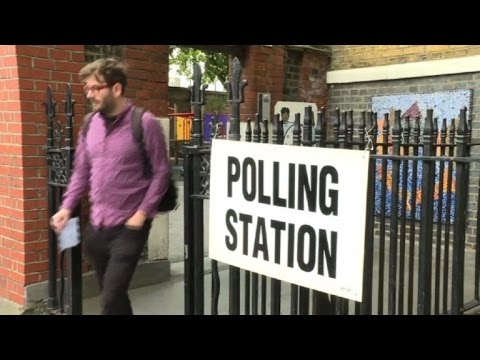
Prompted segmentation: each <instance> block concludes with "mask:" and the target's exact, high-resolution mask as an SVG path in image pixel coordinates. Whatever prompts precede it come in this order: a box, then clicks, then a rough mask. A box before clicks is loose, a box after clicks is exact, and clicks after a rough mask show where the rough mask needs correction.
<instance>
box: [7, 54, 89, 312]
mask: <svg viewBox="0 0 480 360" xmlns="http://www.w3.org/2000/svg"><path fill="white" fill-rule="evenodd" d="M83 62H84V50H83V45H68V46H67V45H65V46H62V45H54V46H27V45H17V46H0V74H1V76H0V163H1V166H2V169H4V170H2V172H1V174H0V297H2V298H6V299H9V300H12V301H14V302H16V303H18V304H24V303H25V285H28V284H31V283H35V282H38V281H43V280H46V279H47V277H48V276H47V269H48V255H47V248H48V244H47V242H48V233H47V228H48V219H47V217H48V212H47V178H46V177H47V168H46V158H45V152H44V149H43V147H44V145H46V118H45V107H44V105H43V101H45V94H46V89H47V86H48V85H49V84H50V85H52V88H53V90H54V96H55V98H56V100H57V102H58V105H57V112H58V113H59V119H60V120H63V117H62V116H63V112H64V109H63V104H62V102H61V100H62V99H64V93H65V89H66V87H65V85H66V83H67V82H73V83H74V86H73V91H74V98H75V99H76V100H77V106H76V111H77V114H78V116H81V114H79V113H83V106H81V103H82V99H84V97H83V95H82V96H81V86H80V85H79V84H75V83H76V81H77V79H76V73H78V70H79V69H80V68H81V66H83Z"/></svg>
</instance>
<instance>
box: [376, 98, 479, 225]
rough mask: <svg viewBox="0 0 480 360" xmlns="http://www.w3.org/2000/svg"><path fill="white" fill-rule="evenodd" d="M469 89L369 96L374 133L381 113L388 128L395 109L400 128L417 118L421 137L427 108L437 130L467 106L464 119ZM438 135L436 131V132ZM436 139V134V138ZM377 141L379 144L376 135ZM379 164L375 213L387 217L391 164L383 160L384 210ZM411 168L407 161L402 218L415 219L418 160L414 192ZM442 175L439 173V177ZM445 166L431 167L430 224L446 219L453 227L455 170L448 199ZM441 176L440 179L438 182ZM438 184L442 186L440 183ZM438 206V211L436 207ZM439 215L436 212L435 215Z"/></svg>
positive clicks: (419, 177)
mask: <svg viewBox="0 0 480 360" xmlns="http://www.w3.org/2000/svg"><path fill="white" fill-rule="evenodd" d="M472 95H473V92H472V90H455V91H441V92H432V93H423V94H400V95H386V96H373V97H372V111H374V112H377V114H378V125H379V129H378V134H381V132H382V129H383V122H384V114H385V113H388V114H389V119H390V121H389V122H390V129H391V127H392V125H393V114H394V111H395V110H401V117H402V125H404V123H403V121H404V119H405V117H406V116H407V115H408V116H410V127H411V128H412V127H413V121H414V119H415V117H417V116H420V134H421V135H422V134H423V124H424V121H425V117H426V114H427V109H433V117H434V118H438V128H439V129H440V128H441V125H442V121H443V119H444V118H446V119H447V124H448V125H447V127H448V126H449V125H450V122H451V120H452V119H458V117H459V113H460V109H462V108H463V107H467V109H468V110H467V116H470V109H471V104H472ZM439 132H440V131H439ZM439 136H440V135H439ZM377 141H381V138H380V136H379V137H378V138H377ZM389 153H390V154H391V153H392V149H391V148H389ZM421 154H422V149H421V148H420V149H419V155H421ZM403 166H404V165H403V164H401V168H400V181H399V187H400V189H399V190H400V191H399V201H398V214H399V217H400V216H402V213H401V209H402V207H403V206H402V205H403V204H402V202H403V199H402V192H403V189H402V184H403V176H404V173H405V172H404V170H403ZM382 167H383V163H382V160H377V164H376V178H375V214H376V215H380V214H381V213H382V212H384V213H385V215H386V216H390V215H391V209H392V161H387V181H386V194H385V203H384V209H382V206H381V194H382V192H381V188H382V183H381V174H382V170H383V169H382ZM414 172H415V167H414V164H413V161H408V165H407V199H406V204H405V208H406V210H405V213H406V218H407V219H410V218H411V217H412V216H415V219H417V220H420V218H421V206H422V172H423V162H422V161H418V166H417V174H416V176H417V183H416V191H412V190H413V186H414V182H413V178H414ZM441 173H442V174H441ZM448 174H449V168H448V165H447V164H445V163H443V164H440V162H438V161H437V162H436V166H435V191H434V222H438V221H441V222H442V223H446V222H447V219H449V220H450V223H452V224H453V219H454V215H455V188H456V181H455V171H454V170H453V171H452V175H451V184H452V185H451V192H450V196H448V187H447V185H448V181H447V179H448ZM441 176H442V178H443V180H442V181H441V180H440V179H441ZM441 183H442V184H441ZM440 185H442V188H443V192H442V194H441V195H440V193H441V192H440ZM412 196H415V198H416V206H415V209H412V204H413V202H412ZM440 207H441V211H440V209H439V208H440ZM439 212H440V213H439Z"/></svg>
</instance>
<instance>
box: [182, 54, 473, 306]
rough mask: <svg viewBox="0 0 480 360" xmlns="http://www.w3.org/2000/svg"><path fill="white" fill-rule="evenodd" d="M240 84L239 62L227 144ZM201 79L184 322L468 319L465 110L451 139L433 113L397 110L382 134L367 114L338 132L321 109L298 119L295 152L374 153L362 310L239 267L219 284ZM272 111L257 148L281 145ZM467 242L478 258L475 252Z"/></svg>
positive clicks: (189, 173) (260, 124)
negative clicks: (310, 317) (208, 250)
mask: <svg viewBox="0 0 480 360" xmlns="http://www.w3.org/2000/svg"><path fill="white" fill-rule="evenodd" d="M241 78H242V67H241V65H240V62H239V61H238V59H234V61H233V71H232V76H231V81H230V82H228V83H227V84H228V89H227V90H228V103H229V104H230V105H231V120H230V124H229V132H228V138H229V139H230V140H236V141H238V140H240V104H241V103H243V102H244V87H245V86H246V85H247V82H246V81H245V80H243V81H242V80H241ZM201 81H202V73H201V71H200V67H199V66H198V65H195V67H194V77H193V87H192V97H191V104H192V106H193V109H194V113H195V116H194V120H193V128H192V141H191V144H190V145H189V146H186V147H185V162H184V185H185V188H184V190H185V195H184V205H185V209H184V210H185V215H184V216H185V218H184V221H185V223H184V234H185V237H184V239H185V240H184V241H185V314H219V313H228V314H232V315H237V314H253V315H256V314H421V315H422V314H461V313H464V312H465V311H467V310H469V309H472V308H473V307H476V306H478V305H479V304H480V301H479V299H480V298H479V274H480V266H479V263H480V246H479V242H480V240H479V232H478V228H479V227H480V221H479V220H478V217H477V216H476V214H477V213H478V211H479V208H478V206H479V203H480V202H479V201H478V199H479V198H480V193H479V189H480V186H472V187H469V186H468V184H470V183H473V182H474V181H476V182H477V183H476V184H478V181H479V177H478V172H475V171H474V172H471V171H470V170H471V169H472V168H475V167H477V163H478V162H479V161H480V159H479V158H474V157H471V156H470V152H471V148H472V147H473V146H475V145H479V144H476V143H472V141H471V136H472V127H471V121H467V109H466V108H464V109H461V110H460V119H459V123H458V125H456V124H455V121H454V120H453V119H452V120H451V119H448V120H449V121H450V120H451V123H450V125H449V127H448V128H447V119H444V120H443V123H442V124H443V126H442V127H441V129H440V130H439V129H438V127H437V125H436V124H437V122H436V121H434V119H433V111H432V110H428V111H427V117H426V119H425V123H424V127H423V130H421V129H420V122H419V118H416V119H410V118H406V119H405V121H403V126H402V119H401V117H400V115H401V114H400V111H396V112H395V118H394V119H393V126H392V127H391V129H390V125H389V119H388V114H385V119H384V123H383V129H382V132H381V133H380V134H379V133H378V124H377V114H376V113H372V112H371V111H369V112H366V111H363V112H361V114H360V116H359V120H358V124H356V125H354V117H353V111H348V112H347V111H344V112H340V110H339V109H337V110H336V111H335V116H334V120H333V124H332V125H331V129H329V132H328V133H327V124H326V116H325V109H321V110H320V111H319V112H318V114H316V115H317V121H316V123H315V121H314V115H315V114H313V112H312V110H311V107H307V108H305V116H304V123H303V124H300V114H296V115H295V123H294V130H293V143H294V145H296V146H315V147H331V148H344V149H360V150H369V151H370V167H369V183H368V195H367V223H366V231H365V258H364V276H363V279H364V280H363V281H364V285H363V301H362V302H361V303H360V302H352V301H348V300H346V299H342V298H339V297H336V296H330V295H328V294H324V293H320V292H318V291H311V290H309V289H306V288H302V287H298V286H296V285H293V284H286V283H283V282H280V281H279V280H276V279H268V278H267V277H265V276H262V275H259V274H254V273H250V272H249V271H244V270H241V269H239V268H236V267H233V266H228V280H227V279H225V281H226V282H228V287H225V286H224V283H221V281H220V278H221V275H222V274H225V272H221V271H219V267H222V266H226V265H222V264H218V263H217V262H216V261H214V260H209V259H208V258H206V257H205V249H204V203H205V201H206V200H208V199H209V193H210V191H214V189H210V187H209V176H210V146H209V145H204V144H203V143H202V112H201V108H202V105H204V104H205V101H204V99H205V97H204V92H205V88H204V87H203V86H202V85H201ZM261 109H262V106H261V101H259V103H258V113H257V115H256V119H255V120H254V122H253V129H252V125H251V120H250V119H249V120H248V122H247V128H246V132H245V140H246V141H247V142H257V143H258V142H263V143H268V142H270V137H269V136H270V135H269V132H268V121H267V120H264V121H262V119H263V116H262V113H261ZM411 124H413V125H411ZM272 126H273V127H272V139H271V140H272V143H274V144H283V138H284V136H283V124H282V122H281V120H280V117H279V115H278V114H277V115H275V116H274V119H273V124H272ZM390 130H391V131H390ZM212 133H215V132H212ZM327 135H328V136H327ZM435 179H437V180H438V181H436V180H435ZM454 180H455V182H456V184H459V185H458V186H454ZM352 185H354V179H352ZM409 187H410V192H409V190H408V189H409ZM469 199H470V201H469ZM388 204H390V205H388ZM391 204H394V205H395V206H393V205H391ZM417 213H418V214H420V216H417ZM467 214H470V217H468V216H467ZM469 219H470V221H471V222H475V224H470V227H471V228H472V229H473V231H470V232H469V233H468V234H467V228H468V226H467V224H468V221H469ZM472 225H473V226H472ZM467 235H468V236H469V237H470V238H471V239H472V242H471V243H472V245H473V246H472V248H474V250H472V249H468V248H467V247H466V241H465V240H466V236H467ZM466 256H467V257H468V259H469V260H468V261H467V262H466V260H465V259H466ZM205 261H211V275H210V276H206V275H205V268H206V266H205V264H206V263H205ZM209 278H210V281H211V284H209V283H208V282H207V280H208V279H209ZM206 279H207V280H206ZM268 284H270V291H269V292H267V288H268ZM207 285H208V286H207ZM208 287H211V294H207V292H206V289H207V288H208ZM221 289H223V291H221ZM282 294H283V295H282ZM222 297H223V298H222ZM286 297H288V299H287V301H286V302H285V298H286ZM221 299H223V300H225V301H223V302H222V301H221ZM205 300H208V302H209V303H210V306H209V308H210V309H206V308H207V306H206V301H205ZM282 300H283V302H284V303H286V305H285V304H284V306H283V307H282ZM220 303H224V304H228V309H224V310H222V309H220V308H221V306H220ZM267 309H268V310H267Z"/></svg>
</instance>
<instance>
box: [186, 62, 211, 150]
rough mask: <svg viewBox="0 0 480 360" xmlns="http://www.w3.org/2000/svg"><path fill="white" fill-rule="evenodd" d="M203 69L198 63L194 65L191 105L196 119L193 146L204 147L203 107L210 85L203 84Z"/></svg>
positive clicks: (194, 119)
mask: <svg viewBox="0 0 480 360" xmlns="http://www.w3.org/2000/svg"><path fill="white" fill-rule="evenodd" d="M202 76H203V74H202V69H201V68H200V65H199V64H198V63H196V64H194V65H193V77H192V80H193V85H192V86H191V88H190V89H191V98H190V104H191V105H192V107H193V111H194V118H193V126H192V132H193V134H192V143H193V145H202V140H203V138H202V105H204V104H205V89H206V88H207V86H208V85H205V84H202Z"/></svg>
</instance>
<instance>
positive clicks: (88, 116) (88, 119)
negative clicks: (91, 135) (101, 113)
mask: <svg viewBox="0 0 480 360" xmlns="http://www.w3.org/2000/svg"><path fill="white" fill-rule="evenodd" d="M95 113H96V111H92V112H89V113H88V114H86V115H85V117H84V118H83V123H82V134H83V139H84V140H85V138H86V137H87V133H88V128H89V127H90V123H91V122H92V118H93V115H95Z"/></svg>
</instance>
